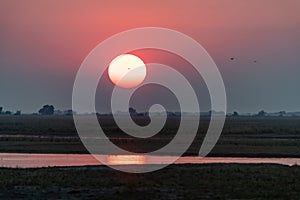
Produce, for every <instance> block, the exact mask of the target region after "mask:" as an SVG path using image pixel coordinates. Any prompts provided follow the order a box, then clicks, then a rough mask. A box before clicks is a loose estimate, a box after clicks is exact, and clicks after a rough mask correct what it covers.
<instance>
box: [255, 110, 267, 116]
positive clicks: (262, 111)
mask: <svg viewBox="0 0 300 200" xmlns="http://www.w3.org/2000/svg"><path fill="white" fill-rule="evenodd" d="M266 115H267V113H266V112H265V111H264V110H261V111H259V112H258V114H257V116H258V117H265V116H266Z"/></svg>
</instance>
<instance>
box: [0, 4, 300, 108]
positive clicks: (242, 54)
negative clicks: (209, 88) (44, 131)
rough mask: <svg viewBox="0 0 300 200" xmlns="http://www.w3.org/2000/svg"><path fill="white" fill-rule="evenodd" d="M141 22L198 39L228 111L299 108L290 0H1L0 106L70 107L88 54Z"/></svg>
mask: <svg viewBox="0 0 300 200" xmlns="http://www.w3.org/2000/svg"><path fill="white" fill-rule="evenodd" d="M144 26H159V27H165V28H171V29H175V30H177V31H181V32H183V33H185V34H187V35H189V36H191V37H193V38H194V39H196V40H197V41H198V42H199V43H200V44H202V45H203V46H204V47H205V48H206V50H207V51H208V52H209V53H210V55H211V56H212V57H213V59H214V60H215V62H216V64H217V65H218V67H219V69H220V71H221V73H222V75H223V78H224V83H225V86H226V89H227V94H228V106H229V110H234V109H236V110H240V111H243V112H250V111H253V112H254V111H257V110H258V109H261V108H264V109H266V110H300V105H299V103H298V102H300V94H299V89H298V85H300V78H299V74H300V59H299V52H300V1H298V0H287V1H281V0H268V1H267V0H251V1H239V0H224V1H198V0H195V1H171V0H170V1H138V0H136V1H9V0H7V1H1V2H0V30H1V31H0V44H1V45H0V69H1V74H0V80H1V82H0V92H1V93H2V94H5V95H4V96H2V97H1V99H0V106H4V107H5V108H7V109H11V110H16V109H22V110H24V111H28V112H31V111H35V110H37V109H38V107H39V106H41V105H42V104H44V103H51V104H55V105H56V106H57V107H59V108H66V107H71V100H70V97H71V92H72V84H73V81H74V77H75V74H76V71H77V69H78V68H79V66H80V64H81V62H82V60H83V59H84V58H85V56H86V55H87V54H88V53H89V51H90V50H91V49H92V48H94V47H95V46H96V45H97V44H98V43H99V42H101V41H103V40H104V39H106V38H107V37H109V36H111V35H112V34H116V33H118V32H120V31H124V30H127V29H131V28H136V27H144ZM230 57H234V58H235V60H234V61H230V60H229V58H230ZM254 60H257V63H255V64H254V62H253V61H254Z"/></svg>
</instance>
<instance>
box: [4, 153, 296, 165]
mask: <svg viewBox="0 0 300 200" xmlns="http://www.w3.org/2000/svg"><path fill="white" fill-rule="evenodd" d="M100 156H103V157H102V158H103V159H105V160H106V161H107V163H108V164H110V165H145V164H165V163H167V162H168V160H170V159H172V157H170V156H141V155H100ZM208 163H243V164H246V163H248V164H250V163H251V164H255V163H256V164H259V163H272V164H282V165H289V166H292V165H300V158H238V157H206V158H200V157H197V156H187V157H181V158H179V159H178V160H177V161H176V162H175V163H174V164H208ZM88 165H103V164H102V163H100V162H99V161H98V160H96V159H95V158H94V157H93V156H92V155H90V154H29V153H0V166H1V167H10V168H16V167H19V168H38V167H53V166H88Z"/></svg>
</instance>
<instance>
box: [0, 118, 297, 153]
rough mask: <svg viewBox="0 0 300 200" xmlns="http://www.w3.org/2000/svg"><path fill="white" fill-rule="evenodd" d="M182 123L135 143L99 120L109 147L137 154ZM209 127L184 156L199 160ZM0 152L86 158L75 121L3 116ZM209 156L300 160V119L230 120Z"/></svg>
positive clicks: (170, 134)
mask: <svg viewBox="0 0 300 200" xmlns="http://www.w3.org/2000/svg"><path fill="white" fill-rule="evenodd" d="M135 120H136V121H137V122H138V123H139V124H143V123H146V122H147V118H145V117H137V118H136V119H135ZM179 120H180V118H178V117H173V118H170V119H169V121H168V122H167V123H166V125H165V127H164V128H163V129H162V131H161V132H160V133H158V134H157V135H155V136H154V137H151V138H148V139H136V138H132V137H130V136H128V135H126V134H124V133H122V131H121V130H120V129H118V127H117V126H116V124H115V123H114V121H113V119H112V118H111V117H99V122H100V124H101V125H102V127H103V129H104V131H105V132H106V135H107V137H108V138H109V140H110V141H111V142H113V143H114V144H116V145H118V146H119V147H121V148H123V149H126V150H128V151H131V152H137V153H140V152H151V151H154V150H157V149H160V148H161V147H163V146H165V145H166V144H168V143H169V142H170V141H171V140H172V138H173V137H174V135H175V134H176V131H177V128H178V127H177V125H178V122H179ZM191 120H193V118H191ZM208 125H209V118H205V117H204V118H202V119H201V121H200V127H199V130H198V134H197V136H196V138H195V140H194V142H193V144H192V145H191V146H190V148H189V149H188V150H187V151H186V152H185V154H184V155H185V156H193V155H198V152H199V149H200V146H201V144H202V139H203V137H204V136H205V134H206V130H207V127H208ZM187 134H189V133H187ZM0 152H2V153H56V154H57V153H59V154H69V153H72V154H77V153H79V154H86V153H88V152H87V150H86V149H85V147H84V146H83V145H82V143H81V141H80V139H79V137H78V135H77V133H76V129H75V126H74V122H73V119H72V117H71V116H0ZM101 153H102V154H109V153H110V152H105V151H103V152H101ZM169 153H170V155H171V153H172V152H169ZM209 156H210V157H257V158H264V157H265V158H270V157H274V158H280V157H283V158H300V118H299V117H298V118H297V117H289V118H280V117H274V118H269V117H268V118H256V117H237V118H227V119H226V122H225V126H224V129H223V131H222V134H221V137H220V139H219V141H218V143H217V144H216V146H215V147H214V149H213V150H212V152H211V153H210V154H209Z"/></svg>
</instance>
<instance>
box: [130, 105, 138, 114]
mask: <svg viewBox="0 0 300 200" xmlns="http://www.w3.org/2000/svg"><path fill="white" fill-rule="evenodd" d="M129 113H130V115H137V112H136V110H135V109H134V108H131V107H130V108H129Z"/></svg>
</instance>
